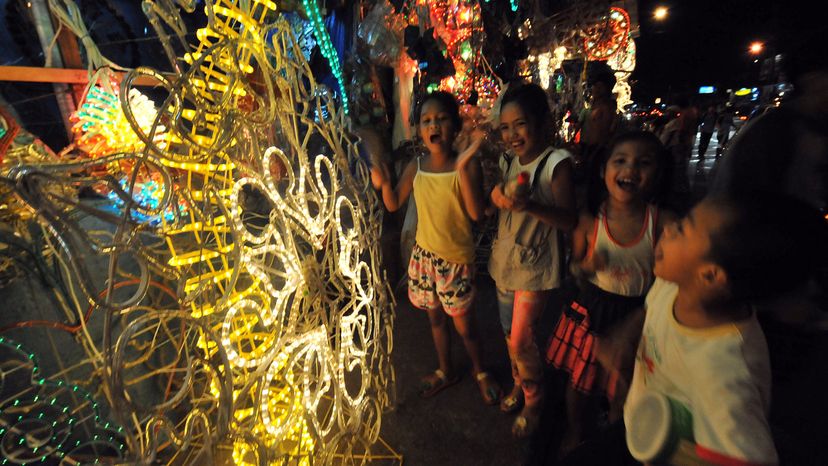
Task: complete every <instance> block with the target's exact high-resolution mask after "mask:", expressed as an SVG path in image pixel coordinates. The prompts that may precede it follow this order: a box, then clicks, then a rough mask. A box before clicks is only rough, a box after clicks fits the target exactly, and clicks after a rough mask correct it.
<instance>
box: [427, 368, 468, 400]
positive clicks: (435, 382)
mask: <svg viewBox="0 0 828 466" xmlns="http://www.w3.org/2000/svg"><path fill="white" fill-rule="evenodd" d="M459 381H460V376H459V375H452V376H451V377H447V376H446V373H445V372H443V371H441V370H440V369H437V370H436V371H434V372H432V373H431V374H429V375H427V376H425V377H423V378H422V379H421V380H420V396H421V397H422V398H431V397H432V396H434V395H436V394H438V393H440V391H442V390H443V389H445V388H448V387H451V386H452V385H454V384H456V383H457V382H459Z"/></svg>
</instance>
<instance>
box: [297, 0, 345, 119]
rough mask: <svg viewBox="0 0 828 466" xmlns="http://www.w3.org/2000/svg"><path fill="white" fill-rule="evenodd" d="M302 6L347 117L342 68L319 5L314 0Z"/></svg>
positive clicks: (305, 2)
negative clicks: (336, 87)
mask: <svg viewBox="0 0 828 466" xmlns="http://www.w3.org/2000/svg"><path fill="white" fill-rule="evenodd" d="M302 5H303V6H304V7H305V12H306V13H307V15H308V17H309V18H310V20H311V24H312V25H313V35H314V36H315V37H316V42H317V43H318V44H319V48H320V50H322V56H324V57H325V58H326V59H327V60H328V64H330V66H331V72H333V75H334V78H336V82H337V84H339V92H340V93H342V110H343V111H344V112H345V114H346V115H347V114H348V96H347V94H345V80H344V79H343V78H342V67H341V66H340V64H339V55H337V54H336V49H334V46H333V43H331V37H330V36H329V35H328V32H327V31H326V30H325V25H324V24H323V23H322V14H321V13H320V12H319V5H318V4H317V3H316V0H302Z"/></svg>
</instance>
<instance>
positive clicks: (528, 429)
mask: <svg viewBox="0 0 828 466" xmlns="http://www.w3.org/2000/svg"><path fill="white" fill-rule="evenodd" d="M541 410H542V407H541V406H528V405H527V406H524V407H523V411H521V412H520V414H519V415H518V417H516V418H515V422H514V423H513V424H512V435H514V436H515V437H517V438H525V437H528V436H530V435H532V434H533V433H534V432H535V430H537V428H538V424H540V414H541Z"/></svg>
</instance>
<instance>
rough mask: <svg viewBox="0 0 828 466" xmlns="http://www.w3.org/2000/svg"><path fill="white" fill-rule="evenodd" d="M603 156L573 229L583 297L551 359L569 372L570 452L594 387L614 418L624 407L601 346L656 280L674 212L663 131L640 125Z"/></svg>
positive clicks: (561, 326) (564, 317)
mask: <svg viewBox="0 0 828 466" xmlns="http://www.w3.org/2000/svg"><path fill="white" fill-rule="evenodd" d="M609 149H610V150H609V152H608V153H607V154H608V156H605V157H604V160H602V163H601V168H600V174H601V182H600V185H598V186H600V188H599V189H597V190H596V189H593V190H592V191H593V192H592V193H591V199H590V206H589V207H590V210H591V211H590V212H584V213H583V214H582V215H581V217H580V219H579V222H578V227H577V229H576V230H575V232H574V233H573V235H572V264H573V269H574V270H573V272H574V273H575V274H576V275H581V276H584V278H586V280H581V282H582V283H581V290H580V291H579V294H578V297H577V299H576V300H575V301H574V302H573V303H572V304H571V306H570V307H569V308H567V309H565V310H564V312H563V313H562V314H561V317H560V319H559V320H558V324H557V326H556V328H555V332H554V334H553V337H552V339H551V342H550V345H549V348H548V351H547V360H548V361H549V362H550V363H552V365H554V366H555V367H557V368H559V369H564V370H566V371H567V372H569V379H570V383H569V384H568V386H567V393H566V407H567V417H568V422H569V428H568V430H567V434H566V436H565V437H564V440H563V442H562V444H561V453H566V452H567V451H568V450H570V449H572V448H573V447H574V446H575V445H577V444H578V443H579V442H580V441H581V437H582V433H583V428H584V425H583V424H584V423H583V419H584V417H585V408H586V403H587V401H588V395H591V394H606V396H607V397H608V398H609V400H610V408H611V409H610V419H611V420H615V419H616V418H619V417H620V415H621V406H622V403H623V400H624V397H623V393H618V391H619V388H620V391H621V392H623V391H624V390H623V388H624V387H618V384H617V382H618V380H617V378H616V377H610V375H611V374H608V373H606V372H605V371H603V370H602V368H601V366H600V365H599V364H598V362H597V361H596V359H595V354H594V353H593V348H594V345H595V342H596V340H598V339H600V338H601V337H603V336H604V335H605V334H606V333H607V332H608V331H609V330H611V329H612V328H613V326H615V325H616V323H618V322H620V321H622V320H624V319H625V318H626V317H627V316H628V315H629V314H630V313H631V312H633V311H634V310H636V309H638V308H640V307H641V305H642V304H643V302H644V296H645V294H646V293H647V290H648V289H649V288H650V285H651V283H652V281H653V260H654V256H653V250H654V247H655V244H656V241H657V239H658V235H659V232H661V230H662V227H663V223H664V222H665V221H666V220H667V219H670V218H671V217H672V215H671V214H670V213H669V212H663V211H662V212H660V211H659V209H658V208H657V207H656V206H655V205H654V202H655V201H656V199H658V198H659V197H660V195H661V194H662V193H663V192H664V191H665V188H666V183H665V181H669V176H668V175H667V174H666V173H665V172H666V170H668V169H669V167H670V162H669V158H668V154H667V152H666V151H665V150H664V147H663V146H662V145H661V142H660V141H659V140H658V138H657V137H656V136H655V135H654V134H652V133H649V132H645V131H638V132H631V133H627V134H623V135H621V136H619V137H618V138H616V139H615V140H614V141H613V143H612V145H611V146H610V148H609Z"/></svg>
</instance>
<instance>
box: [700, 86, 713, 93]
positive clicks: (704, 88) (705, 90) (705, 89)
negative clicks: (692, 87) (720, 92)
mask: <svg viewBox="0 0 828 466" xmlns="http://www.w3.org/2000/svg"><path fill="white" fill-rule="evenodd" d="M715 92H716V88H715V87H714V86H701V87H700V88H699V94H713V93H715Z"/></svg>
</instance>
